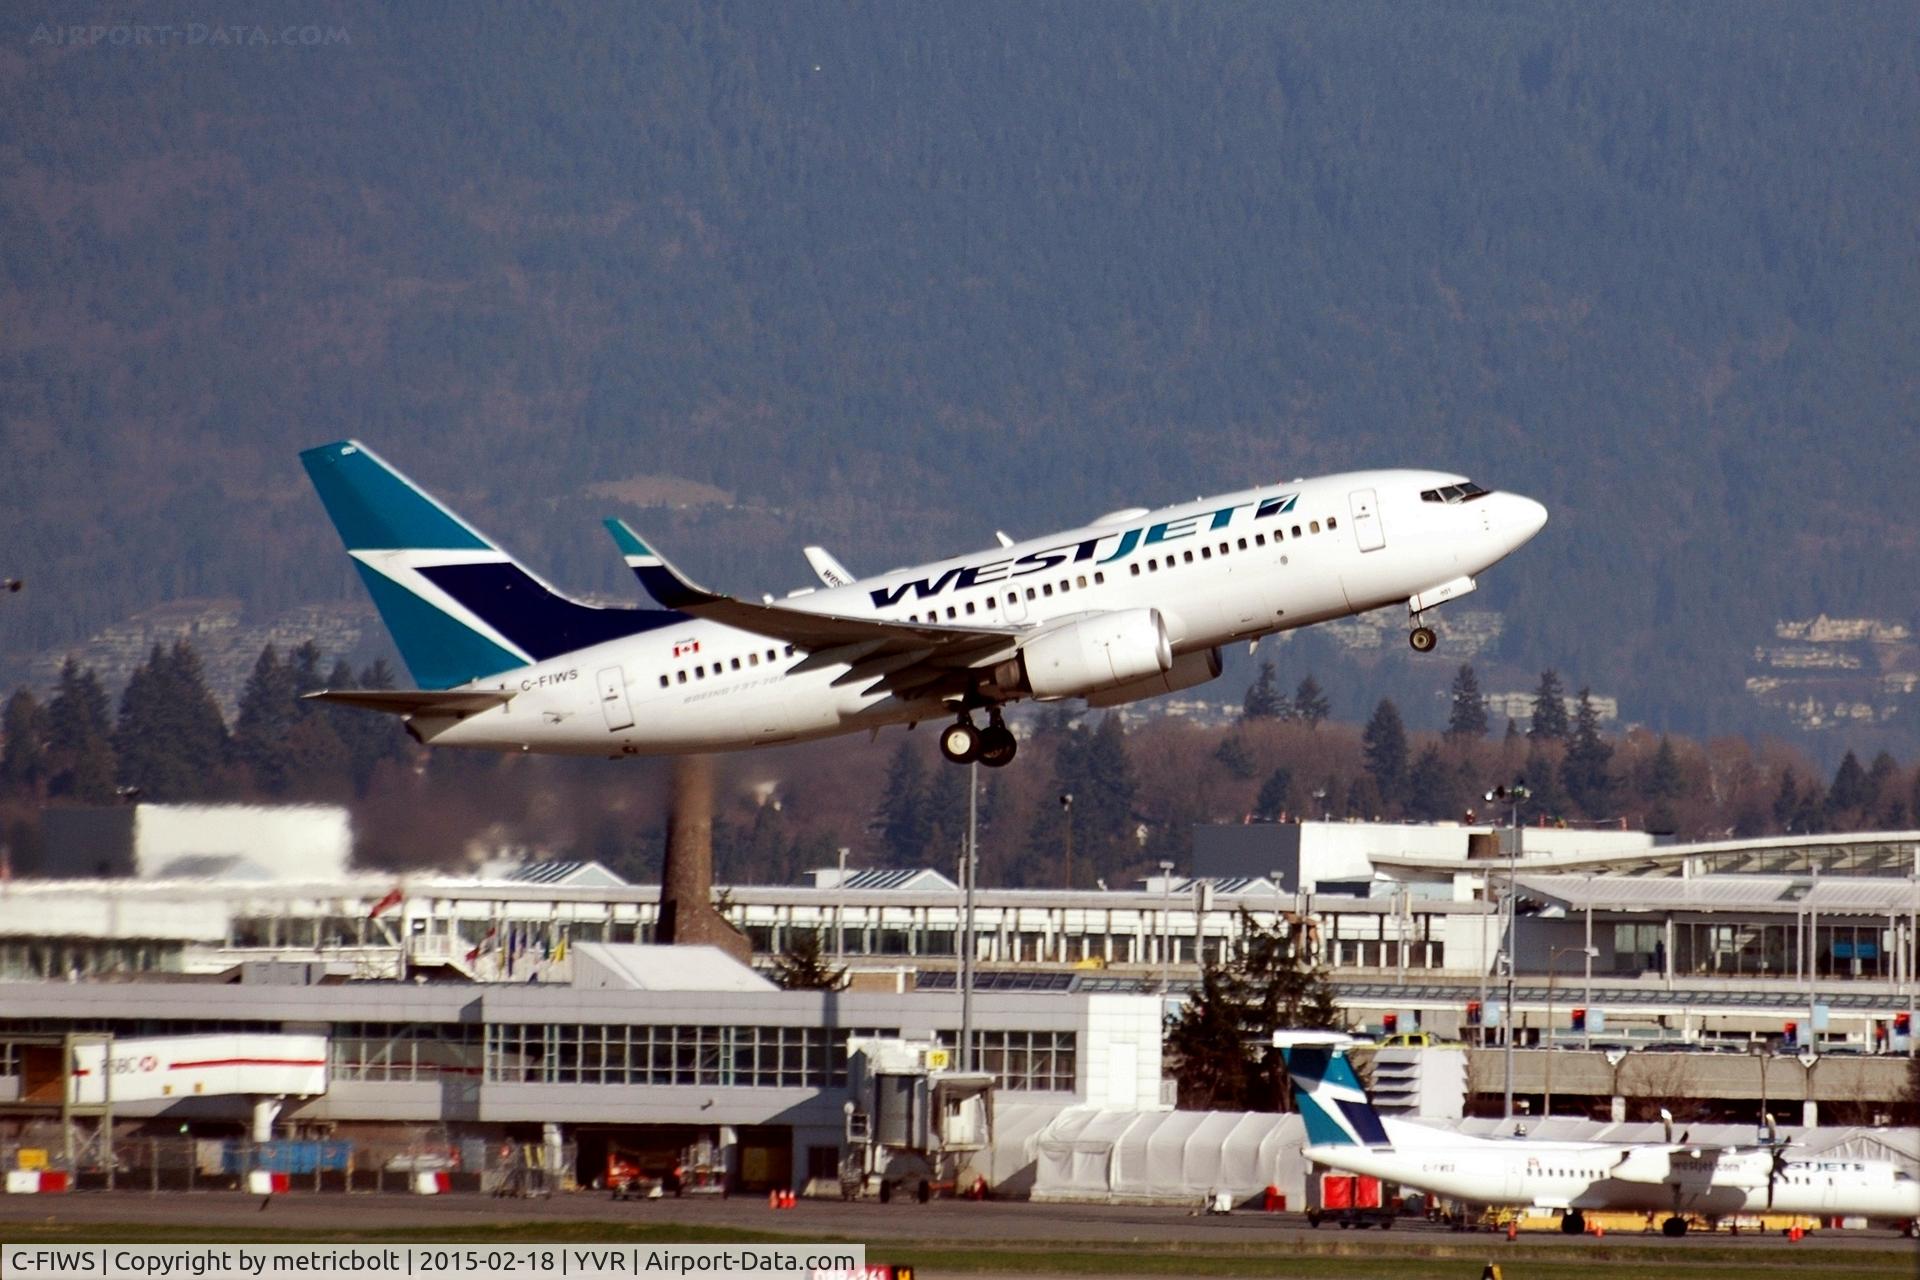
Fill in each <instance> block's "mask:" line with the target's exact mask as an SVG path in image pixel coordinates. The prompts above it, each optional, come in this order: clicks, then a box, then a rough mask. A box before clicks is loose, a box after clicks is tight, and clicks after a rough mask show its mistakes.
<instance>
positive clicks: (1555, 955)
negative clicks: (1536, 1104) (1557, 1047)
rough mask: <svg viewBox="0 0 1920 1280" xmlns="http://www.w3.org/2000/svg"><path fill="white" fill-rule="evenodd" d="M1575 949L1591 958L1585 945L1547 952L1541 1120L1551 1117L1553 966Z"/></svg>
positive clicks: (1591, 951)
mask: <svg viewBox="0 0 1920 1280" xmlns="http://www.w3.org/2000/svg"><path fill="white" fill-rule="evenodd" d="M1576 951H1577V952H1580V953H1581V954H1582V955H1584V956H1586V957H1587V959H1589V960H1591V959H1593V948H1592V947H1587V946H1580V947H1555V948H1554V949H1553V950H1552V951H1550V952H1548V953H1547V1081H1546V1087H1545V1089H1544V1090H1543V1091H1542V1092H1543V1094H1544V1096H1543V1097H1542V1099H1541V1102H1542V1105H1541V1107H1540V1118H1541V1119H1542V1120H1551V1119H1553V979H1554V968H1553V967H1554V965H1556V964H1558V963H1559V961H1560V957H1561V956H1564V955H1571V954H1572V953H1574V952H1576Z"/></svg>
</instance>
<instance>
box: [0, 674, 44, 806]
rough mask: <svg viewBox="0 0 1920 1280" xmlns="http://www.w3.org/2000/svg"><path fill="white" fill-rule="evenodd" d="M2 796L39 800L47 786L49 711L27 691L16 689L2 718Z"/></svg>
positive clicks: (8, 700) (0, 769) (0, 778)
mask: <svg viewBox="0 0 1920 1280" xmlns="http://www.w3.org/2000/svg"><path fill="white" fill-rule="evenodd" d="M0 733H4V734H5V735H6V745H5V747H4V748H0V796H5V797H7V798H9V799H15V800H25V801H29V802H32V801H37V800H39V799H40V797H41V794H42V793H43V791H44V789H45V787H46V783H47V772H48V754H47V734H48V727H47V709H46V708H45V707H43V706H41V705H40V700H39V699H38V698H35V697H34V696H33V693H32V692H31V691H30V690H27V689H16V690H14V693H13V696H12V697H10V698H8V699H7V707H6V711H5V713H4V715H0Z"/></svg>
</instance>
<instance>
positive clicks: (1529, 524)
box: [1505, 493, 1547, 547]
mask: <svg viewBox="0 0 1920 1280" xmlns="http://www.w3.org/2000/svg"><path fill="white" fill-rule="evenodd" d="M1505 496H1506V499H1507V507H1508V511H1507V518H1506V521H1505V524H1506V526H1507V528H1508V530H1509V532H1510V533H1511V535H1512V537H1513V545H1514V546H1516V547H1518V546H1521V545H1523V544H1525V543H1527V542H1530V541H1532V540H1533V535H1534V534H1536V533H1539V532H1540V530H1542V529H1544V528H1546V526H1547V509H1546V507H1545V506H1543V505H1542V504H1540V503H1538V502H1535V501H1534V500H1533V499H1532V498H1523V497H1521V496H1520V495H1519V494H1517V493H1509V494H1507V495H1505Z"/></svg>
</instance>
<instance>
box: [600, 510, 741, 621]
mask: <svg viewBox="0 0 1920 1280" xmlns="http://www.w3.org/2000/svg"><path fill="white" fill-rule="evenodd" d="M601 523H603V524H605V525H606V527H607V532H608V533H610V534H612V535H613V543H614V545H615V546H617V547H619V548H620V555H621V556H622V558H624V559H625V560H626V562H627V567H628V568H629V569H632V570H633V576H634V577H636V578H638V579H640V588H641V590H643V591H645V592H646V593H647V594H648V595H650V596H652V597H653V598H654V599H655V600H657V601H659V602H660V603H661V604H662V605H664V606H665V607H666V608H669V609H684V608H686V607H688V606H689V605H696V604H702V603H705V602H706V601H709V600H712V599H714V593H713V592H711V591H708V590H707V589H706V588H705V587H702V586H700V585H699V584H698V583H696V582H694V581H693V580H692V579H691V578H688V577H687V576H686V575H685V574H683V573H681V572H680V571H679V570H678V569H676V568H674V567H673V566H672V565H670V564H668V563H667V558H666V557H665V556H663V555H661V554H660V553H659V552H658V551H655V550H654V549H653V548H652V547H649V546H648V545H647V544H646V543H645V542H643V541H641V538H640V535H639V534H637V533H635V532H634V531H633V530H632V529H630V528H629V527H628V526H627V522H626V521H625V520H620V519H616V518H614V517H608V518H607V519H606V520H604V521H602V522H601Z"/></svg>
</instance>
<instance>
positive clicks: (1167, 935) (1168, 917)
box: [1160, 861, 1173, 996]
mask: <svg viewBox="0 0 1920 1280" xmlns="http://www.w3.org/2000/svg"><path fill="white" fill-rule="evenodd" d="M1172 961H1173V864H1172V863H1171V862H1165V861H1163V862H1161V864H1160V994H1161V995H1163V996H1164V995H1166V994H1167V992H1168V991H1169V990H1171V989H1172V986H1173V980H1172V978H1171V976H1170V968H1169V966H1170V965H1171V964H1172Z"/></svg>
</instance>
